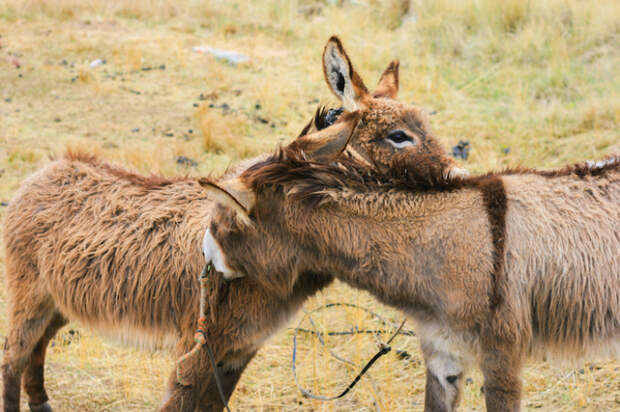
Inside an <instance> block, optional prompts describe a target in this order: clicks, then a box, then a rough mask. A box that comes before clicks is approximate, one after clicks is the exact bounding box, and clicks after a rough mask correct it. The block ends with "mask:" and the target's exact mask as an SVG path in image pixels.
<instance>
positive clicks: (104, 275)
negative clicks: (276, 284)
mask: <svg viewBox="0 0 620 412" xmlns="http://www.w3.org/2000/svg"><path fill="white" fill-rule="evenodd" d="M332 43H333V40H330V42H328V46H329V45H330V44H332ZM326 50H327V48H326ZM397 67H398V66H397V65H396V68H395V67H394V65H393V64H392V65H390V66H389V67H388V70H386V72H385V73H384V74H383V76H382V78H381V80H380V82H379V85H378V87H377V91H375V93H374V95H375V96H376V97H375V98H374V100H377V101H378V100H379V99H380V98H381V96H382V94H381V92H380V91H381V90H395V89H394V85H397V79H398V72H397ZM393 96H394V94H393V93H392V94H390V97H393ZM387 97H388V96H387V95H386V96H385V100H386V104H388V103H389V104H396V103H394V102H388V99H387ZM356 113H357V112H356ZM326 114H327V113H326V112H323V111H319V112H317V116H316V117H315V119H314V120H313V121H312V122H311V123H310V124H309V125H308V126H307V128H306V129H305V131H304V133H302V136H303V135H304V134H305V133H309V132H317V133H315V134H314V135H313V136H314V137H315V138H316V137H317V136H318V137H321V138H326V139H330V141H334V142H338V143H337V144H341V143H340V142H341V141H346V140H347V139H349V140H351V142H352V144H351V149H349V150H348V151H347V153H348V155H349V156H351V157H352V158H356V159H362V156H365V152H364V150H365V147H366V148H368V147H370V146H364V147H363V146H361V145H359V144H357V142H365V141H368V142H370V141H371V140H372V139H371V137H372V136H370V135H369V134H368V133H367V131H368V130H371V129H369V128H370V127H371V126H372V122H373V121H377V122H378V121H379V120H380V119H381V117H379V116H377V115H375V117H374V118H371V117H369V118H367V119H366V120H365V122H366V123H365V124H366V127H367V128H366V129H364V128H361V127H360V128H359V129H358V130H357V131H355V133H349V132H348V131H347V133H348V134H347V135H346V136H345V138H344V140H343V138H342V136H341V135H338V134H336V135H334V134H333V133H331V132H329V133H323V132H320V131H318V129H322V128H324V127H325V126H326V125H327V124H329V123H330V122H331V120H329V119H327V118H326ZM398 115H402V116H403V117H406V118H407V119H410V118H412V116H413V117H414V118H415V117H416V116H421V114H418V113H417V112H415V111H403V112H402V114H392V121H394V122H395V121H397V120H398V119H397V118H396V117H394V116H398ZM345 116H351V115H350V114H346V115H345ZM353 116H355V115H353ZM332 120H333V119H332ZM343 123H346V122H345V121H344V120H343V121H341V122H339V123H338V124H336V125H335V129H336V130H340V128H341V127H342V124H343ZM418 123H419V124H424V121H423V120H418V121H417V123H415V124H418ZM346 124H348V123H346ZM377 130H378V129H377ZM336 137H338V138H340V140H335V138H336ZM377 137H378V138H379V137H381V138H382V136H377ZM302 139H303V137H302ZM307 143H308V142H307V141H305V143H304V141H303V140H301V141H300V143H299V144H300V145H301V146H302V147H305V148H307V154H306V156H307V157H309V158H312V157H313V156H316V157H317V158H319V157H320V155H321V153H320V152H317V153H313V151H312V150H311V147H310V146H308V144H307ZM334 144H335V143H334ZM418 147H420V148H422V147H424V148H426V149H424V153H425V155H424V156H422V152H420V160H421V161H420V162H415V161H414V159H413V158H415V157H417V156H418V152H417V151H416V150H413V149H411V148H407V149H402V150H400V151H401V152H402V154H401V155H402V156H406V157H409V158H411V161H412V162H413V163H416V164H418V163H419V164H427V165H428V166H429V168H430V167H431V166H432V167H433V169H432V173H429V174H437V176H439V177H438V178H439V179H441V176H447V175H450V172H449V171H448V169H449V168H453V167H454V165H453V163H452V162H451V161H450V160H449V159H447V157H446V156H445V154H444V151H443V149H441V147H440V146H439V145H438V144H437V143H436V142H434V138H433V137H432V136H430V135H429V136H427V137H426V138H425V140H424V142H423V144H420V145H419V146H418ZM432 151H434V153H433V154H434V157H433V160H436V164H438V165H444V166H445V169H443V168H441V167H439V168H436V167H435V163H430V162H429V156H428V153H430V152H432ZM391 153H393V154H394V153H396V152H395V151H392V152H391ZM389 161H390V159H389V157H387V156H386V157H384V158H383V160H382V162H383V163H381V162H380V161H379V160H377V161H376V162H375V163H376V164H378V165H383V166H382V167H388V166H390V163H389ZM256 162H258V160H252V161H248V162H246V164H245V165H244V166H240V167H239V170H241V169H243V168H245V167H248V166H249V165H250V164H254V163H256ZM425 162H426V163H425ZM444 166H442V167H444ZM364 167H367V165H366V164H364ZM229 190H231V191H233V192H234V187H230V188H229ZM239 197H240V198H242V197H243V196H242V193H239ZM243 201H245V200H243ZM213 206H214V203H213V201H212V200H210V199H208V198H207V196H206V194H205V192H204V190H202V189H201V188H200V186H199V185H198V184H197V183H196V181H195V179H190V178H180V179H163V178H158V177H145V176H140V175H137V174H135V173H132V172H129V171H127V170H124V169H121V168H118V167H115V166H112V165H110V164H107V163H105V162H103V161H101V160H99V159H96V158H94V157H90V156H87V155H84V154H80V153H69V154H68V156H66V157H65V158H64V159H61V160H58V161H56V162H53V163H51V164H50V165H48V166H47V167H45V168H44V169H42V170H40V171H39V172H37V173H36V174H34V175H32V176H31V177H29V178H28V179H27V180H26V181H25V182H24V183H23V184H22V187H21V189H20V190H19V191H18V192H17V193H16V195H15V196H14V199H13V200H12V201H11V203H10V206H9V208H8V210H7V215H6V219H5V223H4V229H3V234H4V243H5V248H6V277H7V289H8V296H9V309H8V310H9V333H8V337H7V340H6V344H5V352H4V359H3V366H2V374H3V385H4V392H3V397H4V410H5V411H18V410H19V398H20V388H21V387H20V382H22V381H23V385H24V388H25V390H26V393H27V395H28V399H29V405H30V409H31V410H32V411H49V410H51V408H50V406H49V404H48V402H47V401H48V396H47V394H46V392H45V389H44V384H43V368H44V361H45V352H46V348H47V345H48V343H49V341H50V340H51V339H52V338H53V336H54V335H55V333H56V332H57V331H58V329H60V328H61V327H62V326H63V325H65V324H66V322H67V321H68V320H69V319H76V320H79V321H80V322H81V323H82V324H84V325H86V326H88V327H90V328H93V329H96V330H99V331H103V332H107V333H108V334H111V335H114V336H117V337H120V338H121V339H122V340H125V341H127V342H134V343H138V344H140V345H142V346H145V347H152V346H172V347H174V351H175V354H176V356H180V355H182V354H184V353H186V352H187V351H188V350H189V349H190V348H191V347H192V345H193V332H194V330H195V328H196V323H197V319H198V316H199V314H198V306H199V302H198V300H199V284H198V281H197V275H198V273H199V272H200V269H201V268H202V265H203V262H204V259H203V257H202V254H201V251H200V245H201V242H202V239H203V235H204V233H205V230H206V229H207V227H208V225H209V223H210V222H211V219H212V213H213ZM291 270H293V268H291ZM295 272H296V271H295ZM331 281H332V277H331V275H329V274H327V273H323V272H316V271H313V270H310V271H308V273H306V274H305V275H304V277H303V278H300V279H299V280H298V281H296V282H294V283H295V284H294V285H293V286H292V287H291V288H290V290H288V291H287V293H285V294H277V293H274V292H273V291H272V290H271V289H265V288H264V287H263V286H262V284H261V283H260V282H256V281H244V282H243V283H240V284H226V283H224V282H222V281H221V280H220V279H213V280H212V282H211V283H210V285H209V287H210V293H209V299H210V302H211V303H212V304H210V305H208V312H209V313H208V315H209V316H208V320H209V322H210V325H209V329H208V332H209V340H210V343H211V345H212V346H213V348H214V350H215V352H216V357H217V360H218V362H219V364H220V370H219V373H220V376H223V380H224V382H223V383H224V386H225V394H226V396H227V397H229V396H230V395H231V393H232V391H233V389H234V387H235V385H236V383H237V381H238V379H239V377H240V376H241V373H242V371H243V370H244V368H245V367H246V365H247V364H248V362H249V361H250V360H251V359H252V357H253V356H254V354H255V353H256V351H257V350H258V349H259V348H260V346H261V345H262V343H263V342H264V341H265V339H267V338H268V337H269V336H270V335H271V334H273V333H274V332H275V331H276V330H277V328H278V327H279V326H281V325H282V324H284V323H285V322H286V320H287V319H288V318H289V317H290V316H291V314H293V313H294V312H295V311H296V310H297V309H298V308H299V307H300V306H301V305H302V303H303V302H304V300H305V299H306V298H307V297H309V296H311V295H313V294H315V293H316V292H317V291H318V290H320V289H321V288H323V287H325V286H326V285H328V284H329V283H330V282H331ZM223 308H227V309H223ZM199 356H200V359H198V360H197V362H198V364H197V365H195V367H192V368H191V371H190V372H191V373H192V374H193V375H192V376H191V377H190V378H191V381H192V382H193V384H192V385H191V386H181V385H180V384H179V383H178V382H177V376H176V373H175V372H173V373H172V375H171V377H170V379H169V383H168V390H167V400H166V402H165V403H164V405H163V406H162V407H161V409H160V410H162V411H180V410H182V411H193V410H194V409H198V410H201V411H218V410H221V409H222V408H223V405H222V403H221V401H220V399H219V397H218V395H217V391H216V387H215V382H214V380H213V379H212V373H213V371H212V370H211V368H210V366H209V363H208V362H207V359H206V356H205V354H204V353H202V352H200V353H199Z"/></svg>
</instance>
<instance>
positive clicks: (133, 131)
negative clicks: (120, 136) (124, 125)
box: [131, 127, 140, 133]
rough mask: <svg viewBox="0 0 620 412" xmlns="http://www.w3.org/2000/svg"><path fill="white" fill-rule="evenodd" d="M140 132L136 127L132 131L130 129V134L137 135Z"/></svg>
mask: <svg viewBox="0 0 620 412" xmlns="http://www.w3.org/2000/svg"><path fill="white" fill-rule="evenodd" d="M139 131H140V128H139V127H136V128H134V129H131V133H138V132H139Z"/></svg>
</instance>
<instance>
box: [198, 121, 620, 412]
mask: <svg viewBox="0 0 620 412" xmlns="http://www.w3.org/2000/svg"><path fill="white" fill-rule="evenodd" d="M358 118H359V114H356V112H352V113H349V114H348V115H347V116H343V117H342V118H341V120H340V121H339V122H337V123H336V124H334V125H333V126H331V127H329V128H327V129H325V130H323V131H321V132H319V133H315V134H313V135H310V136H305V137H303V138H301V139H299V140H298V141H296V142H294V143H293V144H291V145H290V146H289V147H287V148H284V149H283V150H282V151H281V152H279V153H277V154H276V155H274V156H272V157H271V158H269V159H267V160H265V161H264V162H262V163H259V164H257V165H255V166H252V167H251V168H249V169H248V170H247V171H245V172H244V173H242V174H241V176H240V177H238V178H235V179H231V180H226V181H223V182H221V183H220V185H219V186H217V185H215V184H213V183H210V182H208V181H203V182H202V184H203V186H204V187H205V189H206V190H207V191H208V192H209V193H210V194H211V195H212V196H214V197H217V199H218V201H219V202H220V203H221V204H222V205H224V207H219V208H217V209H216V211H215V213H214V215H213V216H214V218H213V219H212V220H211V224H210V227H209V231H207V233H206V234H205V242H204V249H205V250H204V252H205V257H206V258H207V259H210V260H212V261H213V262H215V263H216V267H217V269H218V270H219V271H220V272H222V273H223V274H224V277H226V278H228V279H232V278H235V277H242V276H247V278H244V279H240V280H236V281H233V282H231V284H234V285H239V284H243V283H244V282H252V283H253V282H257V283H259V284H261V285H262V286H263V288H264V289H265V290H270V291H273V293H275V294H277V295H278V296H287V295H288V294H290V293H291V290H292V288H293V287H294V285H295V284H296V282H299V281H300V280H301V279H304V278H305V277H306V276H307V273H309V272H311V273H330V274H333V275H334V276H335V277H337V278H339V279H341V280H343V281H345V282H347V283H348V284H350V285H352V286H354V287H358V288H361V289H364V290H368V291H370V292H371V293H373V294H374V295H375V296H376V297H377V298H378V299H379V300H381V301H382V302H385V303H386V304H388V305H391V306H394V307H396V308H399V309H401V310H403V311H404V312H405V313H407V314H408V315H410V316H411V317H413V318H414V319H415V320H416V321H417V324H418V332H419V335H420V337H421V344H422V352H423V354H424V357H425V361H426V366H427V379H426V397H425V410H426V411H452V410H454V409H455V408H456V406H457V404H458V399H459V395H460V391H461V386H462V382H463V380H464V379H463V375H464V373H466V371H467V369H468V367H469V366H470V365H471V364H473V363H476V364H477V365H478V366H479V367H480V369H481V370H482V373H483V375H484V388H485V400H486V405H487V410H489V411H518V410H519V408H520V399H521V378H520V375H521V369H522V366H523V364H524V361H525V359H526V358H527V357H528V356H536V355H539V356H540V355H547V354H551V355H557V356H560V357H571V358H574V357H580V356H585V355H591V354H594V355H599V356H601V355H602V356H606V355H612V356H618V355H619V354H620V350H619V349H620V158H619V157H613V158H609V159H607V160H604V161H600V162H596V163H588V164H583V165H575V166H569V167H566V168H564V169H559V170H552V171H535V170H513V171H506V172H503V173H497V174H489V175H486V176H477V177H471V178H465V179H454V180H451V181H437V182H436V183H435V184H434V185H431V186H429V184H428V179H427V176H426V175H425V174H424V173H423V174H422V175H421V176H420V175H417V174H416V172H417V171H418V168H417V167H416V165H415V164H412V162H415V159H407V158H399V160H398V162H397V163H394V166H395V168H394V169H391V170H388V171H385V172H383V171H380V170H379V171H378V170H374V171H372V169H364V166H363V165H360V164H359V162H357V161H356V160H355V159H352V158H348V159H347V158H346V157H342V158H340V160H339V161H338V162H337V163H334V162H333V161H332V162H329V163H326V164H322V163H317V162H308V161H307V159H306V157H307V156H306V153H307V151H308V150H310V151H311V152H313V153H317V152H320V153H321V157H322V158H326V159H327V158H331V157H332V156H335V155H337V154H338V153H340V152H341V151H342V147H340V148H339V147H337V145H335V144H333V142H334V141H341V140H342V139H340V136H342V135H343V134H344V135H347V133H353V130H354V129H355V128H356V124H357V122H358ZM347 130H348V132H347ZM330 133H331V134H332V138H331V139H330V138H328V137H326V136H328V135H329V134H330ZM350 139H352V137H351V138H350ZM308 148H310V149H308ZM324 148H325V149H324ZM323 149H324V150H323ZM404 170H408V172H406V173H405V172H403V171H404ZM229 188H234V190H229Z"/></svg>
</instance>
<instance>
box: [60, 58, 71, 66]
mask: <svg viewBox="0 0 620 412" xmlns="http://www.w3.org/2000/svg"><path fill="white" fill-rule="evenodd" d="M68 64H69V62H68V61H67V59H62V60H61V61H60V65H61V66H67V65H68Z"/></svg>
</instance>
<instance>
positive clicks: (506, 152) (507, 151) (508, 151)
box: [502, 147, 510, 154]
mask: <svg viewBox="0 0 620 412" xmlns="http://www.w3.org/2000/svg"><path fill="white" fill-rule="evenodd" d="M502 153H503V154H508V153H510V147H504V148H503V149H502Z"/></svg>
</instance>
